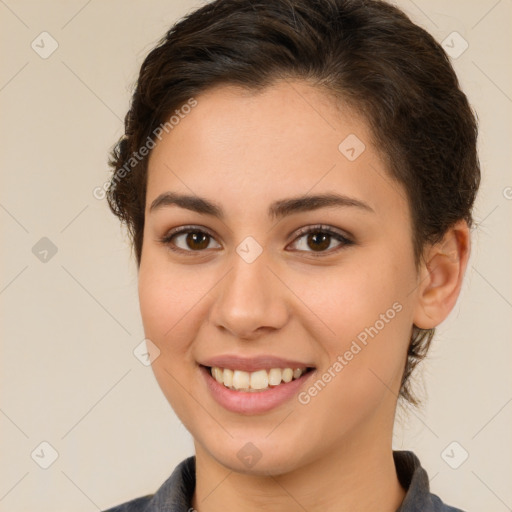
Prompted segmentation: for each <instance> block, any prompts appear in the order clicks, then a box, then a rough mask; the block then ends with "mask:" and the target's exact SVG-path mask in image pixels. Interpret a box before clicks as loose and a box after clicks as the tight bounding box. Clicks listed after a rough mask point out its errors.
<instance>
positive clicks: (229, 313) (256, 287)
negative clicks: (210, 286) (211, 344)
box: [210, 252, 289, 340]
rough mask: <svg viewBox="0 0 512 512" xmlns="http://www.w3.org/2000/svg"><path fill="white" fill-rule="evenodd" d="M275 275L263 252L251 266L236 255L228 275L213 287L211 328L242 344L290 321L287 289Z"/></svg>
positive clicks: (277, 328) (275, 329)
mask: <svg viewBox="0 0 512 512" xmlns="http://www.w3.org/2000/svg"><path fill="white" fill-rule="evenodd" d="M275 274H276V271H275V270H271V269H270V268H269V262H268V260H267V258H266V257H265V252H263V253H262V254H261V255H260V256H259V257H258V258H257V259H256V260H255V261H253V262H251V263H248V262H247V261H244V259H242V258H241V257H240V256H239V255H238V254H236V253H235V254H234V255H233V265H232V267H231V269H230V271H229V272H228V273H227V275H226V276H225V277H224V279H222V281H221V282H220V283H219V286H218V287H216V295H215V298H214V302H213V304H212V307H211V312H210V320H211V321H212V323H213V325H215V326H216V327H217V328H218V329H221V330H223V331H225V332H229V333H230V334H231V335H232V336H233V337H235V338H237V339H244V340H254V339H257V338H258V337H260V336H262V335H265V334H269V333H271V332H273V331H277V330H279V329H281V328H282V327H283V326H284V325H285V324H286V322H287V321H288V318H289V309H288V302H287V295H286V294H287V288H286V287H285V286H284V285H283V283H282V282H281V281H280V280H279V279H277V278H276V276H275Z"/></svg>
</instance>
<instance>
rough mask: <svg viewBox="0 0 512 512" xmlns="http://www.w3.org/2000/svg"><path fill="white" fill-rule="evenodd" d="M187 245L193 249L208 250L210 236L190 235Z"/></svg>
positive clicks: (196, 233) (203, 234) (204, 234)
mask: <svg viewBox="0 0 512 512" xmlns="http://www.w3.org/2000/svg"><path fill="white" fill-rule="evenodd" d="M187 244H188V246H189V247H190V248H191V249H206V247H208V235H207V234H206V233H198V232H195V233H189V234H188V235H187Z"/></svg>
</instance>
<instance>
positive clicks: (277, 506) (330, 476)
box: [192, 440, 405, 512]
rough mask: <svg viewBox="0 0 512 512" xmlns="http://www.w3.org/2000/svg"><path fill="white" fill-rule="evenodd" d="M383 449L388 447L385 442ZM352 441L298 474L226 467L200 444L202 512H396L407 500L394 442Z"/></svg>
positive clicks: (198, 504)
mask: <svg viewBox="0 0 512 512" xmlns="http://www.w3.org/2000/svg"><path fill="white" fill-rule="evenodd" d="M380 446H382V443H380ZM378 448H379V446H376V443H375V442H373V443H372V442H370V443H368V442H367V440H365V442H364V443H363V442H361V440H359V442H358V441H355V440H352V441H351V442H350V443H344V445H343V446H340V447H338V448H337V449H334V450H332V449H331V450H330V452H329V453H328V454H321V456H319V457H318V458H316V459H315V460H314V461H312V462H310V463H309V464H307V465H304V466H301V467H300V468H297V469H296V470H294V471H292V472H289V473H285V474H280V475H275V476H272V475H269V476H260V475H249V474H242V473H238V472H235V471H232V470H230V469H229V468H226V467H225V466H223V465H222V464H220V463H219V462H217V461H216V460H215V459H213V458H212V457H211V456H210V454H208V452H206V451H204V449H203V448H202V447H201V446H200V445H199V444H198V443H196V489H195V492H194V496H193V500H192V506H193V507H194V509H195V510H196V511H197V512H220V511H224V510H226V507H227V506H228V505H229V506H228V508H229V510H237V512H246V511H247V512H248V511H254V510H256V509H257V510H269V511H270V510H272V511H273V512H281V511H282V512H290V511H293V512H294V511H297V512H299V511H300V512H304V510H307V511H308V512H317V511H318V512H320V511H322V512H331V511H333V512H334V511H336V512H355V511H367V510H374V511H376V512H377V511H378V512H395V511H396V510H397V509H398V507H399V506H400V504H401V503H402V501H403V498H404V495H405V491H404V489H403V488H402V487H401V485H400V483H399V481H398V478H397V475H396V469H395V464H394V460H393V452H392V449H391V443H390V442H389V444H386V445H385V446H384V447H383V448H380V449H378Z"/></svg>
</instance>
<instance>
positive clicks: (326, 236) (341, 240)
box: [293, 225, 354, 256]
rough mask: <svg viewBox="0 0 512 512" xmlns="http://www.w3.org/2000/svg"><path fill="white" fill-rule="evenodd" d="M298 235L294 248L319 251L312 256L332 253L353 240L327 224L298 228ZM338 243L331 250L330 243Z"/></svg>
mask: <svg viewBox="0 0 512 512" xmlns="http://www.w3.org/2000/svg"><path fill="white" fill-rule="evenodd" d="M298 234H299V236H298V237H297V238H296V239H295V240H294V242H293V244H294V245H295V246H296V247H295V250H299V251H304V252H311V253H319V254H313V255H314V256H323V255H324V254H325V253H328V254H332V253H333V252H337V251H338V250H341V249H342V248H343V247H347V246H350V245H353V244H354V242H353V241H352V240H350V239H349V238H347V237H346V236H344V235H343V234H341V233H339V232H338V231H335V230H334V229H332V228H330V227H328V226H323V225H319V226H309V227H307V228H302V229H301V230H299V233H298ZM333 242H337V244H338V245H336V246H335V248H334V250H332V243H333Z"/></svg>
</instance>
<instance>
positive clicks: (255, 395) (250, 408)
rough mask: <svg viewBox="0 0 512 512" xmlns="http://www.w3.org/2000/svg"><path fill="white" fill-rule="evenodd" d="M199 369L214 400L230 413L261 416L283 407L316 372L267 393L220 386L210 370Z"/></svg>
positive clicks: (310, 372)
mask: <svg viewBox="0 0 512 512" xmlns="http://www.w3.org/2000/svg"><path fill="white" fill-rule="evenodd" d="M199 368H200V370H201V373H202V374H203V376H204V378H205V382H206V385H207V387H208V389H209V390H210V393H211V394H212V396H213V398H214V400H215V401H216V402H217V403H219V404H220V405H222V407H224V408H225V409H227V410H228V411H232V412H236V413H240V414H260V413H263V412H267V411H270V410H271V409H274V408H276V407H278V406H280V405H282V404H283V403H285V402H286V401H287V400H290V399H291V398H292V397H294V396H295V395H296V394H297V392H298V391H299V389H300V388H301V387H302V386H303V385H304V384H305V382H306V381H307V380H308V379H309V378H310V377H311V375H313V373H314V370H312V371H309V372H307V373H305V374H304V375H302V376H301V377H299V378H298V379H295V380H292V381H290V382H286V383H281V384H279V386H276V387H274V388H269V389H268V390H266V391H254V392H250V391H233V390H232V389H229V388H227V387H226V386H224V385H223V384H219V383H218V382H217V381H216V380H215V379H214V378H213V377H212V375H211V373H210V370H209V369H208V368H206V367H204V366H200V367H199Z"/></svg>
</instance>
